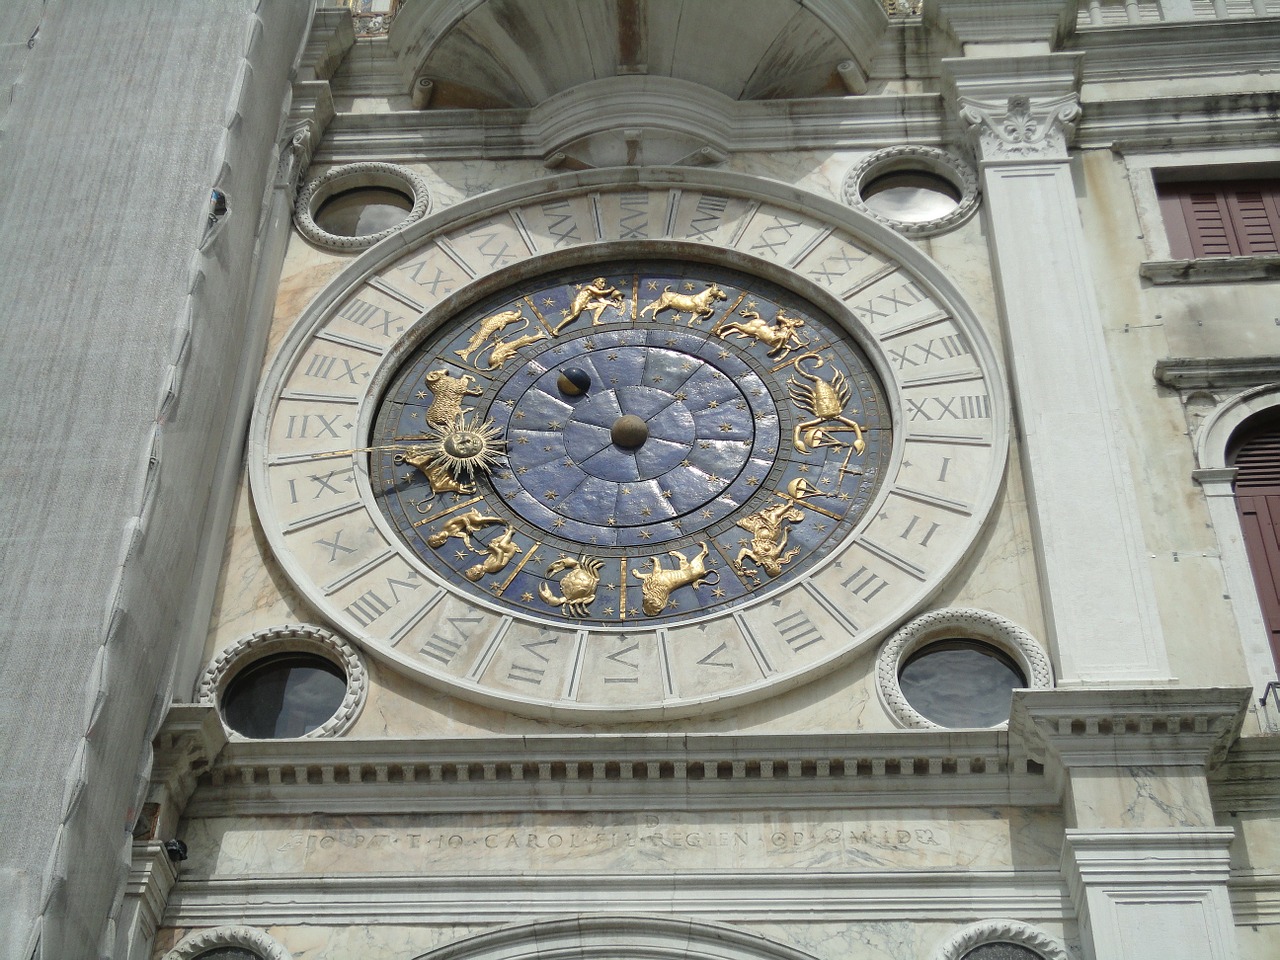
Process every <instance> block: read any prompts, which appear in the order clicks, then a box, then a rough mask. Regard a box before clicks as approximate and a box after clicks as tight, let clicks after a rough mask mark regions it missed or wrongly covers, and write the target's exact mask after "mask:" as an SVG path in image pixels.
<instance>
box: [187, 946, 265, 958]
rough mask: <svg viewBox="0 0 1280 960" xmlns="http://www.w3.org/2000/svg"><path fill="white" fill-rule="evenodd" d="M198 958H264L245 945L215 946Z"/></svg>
mask: <svg viewBox="0 0 1280 960" xmlns="http://www.w3.org/2000/svg"><path fill="white" fill-rule="evenodd" d="M196 960H262V958H261V957H260V956H258V954H256V953H254V952H253V951H252V950H247V949H245V948H244V947H214V948H213V949H212V950H206V951H205V952H204V953H202V954H199V955H198V956H197V957H196Z"/></svg>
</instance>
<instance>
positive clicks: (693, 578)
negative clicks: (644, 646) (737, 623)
mask: <svg viewBox="0 0 1280 960" xmlns="http://www.w3.org/2000/svg"><path fill="white" fill-rule="evenodd" d="M698 546H700V547H702V552H701V553H699V554H698V555H697V556H696V557H694V558H693V559H692V560H690V559H689V558H688V557H686V556H685V555H684V554H683V553H679V552H678V551H675V550H668V551H667V555H668V556H672V557H675V558H676V562H677V564H678V566H676V567H674V568H673V569H667V568H666V567H664V566H663V565H662V561H661V560H659V559H658V558H657V557H650V558H649V562H650V563H651V564H653V568H652V569H651V570H650V571H649V572H648V573H645V572H644V571H643V570H632V571H631V575H632V576H633V577H636V578H638V579H639V580H641V581H642V583H641V586H640V596H641V597H643V598H644V602H643V603H642V604H641V607H642V608H643V610H644V612H645V613H646V614H648V615H649V616H651V617H656V616H657V615H658V614H660V613H661V612H662V611H663V610H665V609H667V603H668V602H669V601H670V599H671V594H672V593H674V592H675V591H676V590H679V589H680V588H681V587H687V586H690V585H692V586H694V587H699V586H701V585H702V584H703V583H710V584H711V585H712V586H715V585H716V584H717V583H718V582H719V581H720V571H718V570H711V571H708V570H707V564H706V560H707V553H708V547H707V544H706V542H705V541H703V542H700V543H699V544H698ZM713 573H714V574H715V575H716V579H715V580H710V579H708V578H709V577H710V576H711V574H713Z"/></svg>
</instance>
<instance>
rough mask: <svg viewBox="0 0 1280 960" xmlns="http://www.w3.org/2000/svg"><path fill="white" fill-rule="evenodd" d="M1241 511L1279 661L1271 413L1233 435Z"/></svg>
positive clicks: (1276, 429) (1279, 449) (1277, 470)
mask: <svg viewBox="0 0 1280 960" xmlns="http://www.w3.org/2000/svg"><path fill="white" fill-rule="evenodd" d="M1228 463H1230V464H1231V465H1232V466H1234V467H1235V468H1236V481H1235V499H1236V513H1237V515H1238V516H1239V518H1240V530H1241V533H1242V534H1243V535H1244V543H1245V550H1246V552H1247V553H1248V555H1249V566H1250V568H1251V570H1252V571H1253V581H1254V585H1255V586H1256V587H1257V590H1258V603H1259V604H1260V606H1261V607H1262V617H1263V621H1264V622H1265V624H1266V629H1267V638H1268V641H1269V643H1270V645H1271V656H1272V659H1273V660H1274V661H1275V662H1276V663H1277V664H1280V416H1278V415H1277V414H1276V413H1275V412H1274V411H1268V412H1266V413H1264V414H1262V415H1260V416H1257V417H1254V418H1252V419H1251V420H1248V421H1246V422H1245V423H1244V424H1243V425H1241V427H1240V428H1239V429H1238V430H1237V431H1236V433H1235V434H1234V435H1233V436H1232V444H1231V448H1230V449H1229V451H1228Z"/></svg>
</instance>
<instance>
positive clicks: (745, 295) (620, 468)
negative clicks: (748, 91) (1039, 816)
mask: <svg viewBox="0 0 1280 960" xmlns="http://www.w3.org/2000/svg"><path fill="white" fill-rule="evenodd" d="M370 446H371V447H373V450H372V451H371V457H370V479H371V486H372V490H373V496H374V499H375V501H376V502H377V505H378V508H379V510H380V511H381V513H382V515H383V516H384V517H385V518H386V519H387V521H388V522H389V523H390V524H391V525H392V526H393V527H394V528H395V530H396V533H397V534H398V535H399V537H400V540H401V542H402V543H403V545H404V546H405V547H407V548H408V549H409V550H410V551H411V552H412V554H413V556H414V557H415V558H416V559H417V560H418V561H420V562H421V563H422V564H424V565H425V566H426V567H427V568H428V569H430V571H431V572H432V573H433V574H434V575H435V576H436V577H438V578H439V579H440V580H441V581H443V582H445V583H448V584H449V585H450V587H451V588H452V589H454V590H457V591H459V592H460V593H463V594H466V595H469V596H471V597H474V598H475V599H476V600H478V601H489V602H491V603H493V604H494V605H495V606H497V607H499V608H501V609H503V610H507V611H510V612H511V613H512V614H514V615H516V616H519V617H529V618H547V617H555V618H557V619H561V620H568V621H571V622H573V623H575V624H580V625H582V626H583V627H588V626H589V627H612V628H623V627H625V626H627V625H628V624H639V625H643V626H645V627H655V626H659V625H666V624H670V623H679V622H683V621H685V620H688V619H689V618H691V617H696V616H700V615H704V614H711V613H721V612H724V611H729V610H732V609H734V608H735V607H738V606H741V605H742V604H743V603H746V602H749V601H751V600H753V599H755V598H756V597H758V596H759V595H760V594H761V593H762V592H764V591H768V590H770V589H772V588H774V587H777V586H780V585H783V584H786V583H790V582H792V581H794V580H795V579H796V578H797V577H800V576H802V575H803V574H804V573H805V571H808V570H810V569H812V568H813V566H814V565H815V564H817V563H818V562H820V561H821V560H822V559H823V558H824V557H826V556H827V555H829V554H830V553H831V551H832V550H833V549H835V548H836V547H837V546H838V545H839V544H840V543H841V542H842V541H843V540H844V539H846V538H847V537H848V536H849V534H850V533H852V532H853V530H854V529H855V527H856V525H857V522H858V520H859V519H860V518H861V517H862V515H863V513H865V512H866V509H867V506H868V504H870V503H871V502H872V500H873V499H874V494H875V491H876V488H877V486H878V485H879V482H880V480H881V478H882V477H883V476H884V472H885V468H886V466H887V464H888V461H889V456H890V452H891V451H892V447H893V442H892V427H891V424H890V417H889V412H888V409H887V407H886V405H885V402H884V397H883V388H882V387H881V386H880V384H879V381H878V379H877V377H876V375H875V374H874V372H873V371H872V370H871V369H870V366H869V364H868V362H867V359H866V357H865V356H864V355H863V354H862V352H861V351H860V350H859V349H857V348H856V347H855V346H854V344H853V343H852V341H851V340H850V339H849V337H848V336H847V335H846V334H845V333H844V331H843V330H842V329H841V328H840V327H839V326H838V325H837V324H836V323H834V321H832V320H831V319H830V318H829V317H826V316H825V315H823V314H822V313H821V312H820V311H818V310H817V309H816V308H815V307H813V306H812V305H811V304H807V303H805V302H804V301H803V300H801V299H800V298H798V297H797V296H795V295H794V294H791V293H788V292H787V291H785V290H783V289H781V288H779V287H777V286H775V285H773V284H770V283H767V282H765V281H761V280H758V279H754V278H752V277H749V276H746V275H743V274H739V273H736V272H734V271H731V270H725V269H720V268H713V267H709V266H705V265H701V264H680V263H675V262H660V261H647V260H646V261H640V262H634V261H633V262H626V263H611V264H605V265H593V266H592V267H591V269H590V270H589V271H584V270H583V269H579V270H572V271H567V272H564V273H560V274H556V275H554V276H548V277H543V278H540V279H537V280H534V281H531V282H525V283H521V284H519V285H518V286H517V287H515V288H512V289H509V290H506V291H504V292H503V293H501V294H500V295H498V296H497V297H492V298H489V299H488V300H486V301H484V302H483V303H481V304H478V305H477V306H475V307H473V308H471V309H470V310H467V311H466V312H465V313H464V314H462V315H461V316H459V317H457V318H456V319H455V320H454V321H452V322H451V323H449V324H448V325H447V327H446V328H445V329H444V330H442V331H441V332H440V333H439V334H437V335H436V336H433V337H431V338H429V339H428V340H427V341H426V342H425V343H424V344H423V345H422V346H421V347H419V348H418V349H417V350H416V351H415V352H414V353H413V354H412V355H411V356H410V357H409V359H408V360H407V361H406V362H405V363H404V365H403V366H402V367H401V368H400V370H399V371H397V373H396V375H395V377H394V378H393V379H392V382H391V385H390V389H389V390H388V391H387V393H386V395H385V397H384V398H383V399H382V401H381V403H380V404H379V407H378V413H377V416H376V418H375V423H374V429H373V434H372V437H371V439H370Z"/></svg>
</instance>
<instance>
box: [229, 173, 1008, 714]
mask: <svg viewBox="0 0 1280 960" xmlns="http://www.w3.org/2000/svg"><path fill="white" fill-rule="evenodd" d="M629 173H630V177H629V178H628V179H627V181H626V182H619V178H618V175H617V173H616V172H605V171H590V172H585V173H580V174H574V175H569V176H564V177H556V178H553V179H550V180H545V181H539V182H535V183H529V184H523V185H520V186H518V187H512V188H507V189H503V190H499V191H495V192H493V193H490V194H486V195H485V196H483V197H480V198H476V199H473V200H468V201H465V202H463V203H460V204H458V205H456V206H454V207H452V208H450V209H448V210H445V211H443V212H441V213H438V214H435V215H433V216H431V217H429V218H427V219H425V220H423V221H420V222H419V223H416V224H413V225H412V226H410V227H408V228H407V229H406V230H405V231H404V232H403V233H401V234H398V235H396V236H395V237H394V238H391V239H389V240H387V241H384V242H383V243H381V244H379V245H378V246H377V247H376V248H374V249H372V250H370V251H369V252H368V253H366V254H364V255H362V256H360V257H359V258H358V259H356V260H354V261H353V262H352V263H351V264H350V265H348V266H347V267H346V268H345V269H344V270H343V271H342V272H341V273H340V274H339V275H338V276H337V277H336V278H335V279H334V280H333V281H332V282H331V283H329V284H328V285H327V286H326V288H325V289H324V290H323V291H322V292H321V293H320V294H319V295H318V296H317V298H316V299H315V300H314V301H313V302H312V303H311V304H310V305H309V306H308V308H307V309H306V310H305V311H304V313H303V315H302V317H301V318H300V319H299V320H298V321H297V322H296V323H295V324H294V326H293V327H292V329H291V330H290V331H289V332H288V334H287V335H286V336H285V338H284V340H283V342H282V343H281V345H280V348H279V350H278V353H277V355H276V357H275V358H274V360H273V362H272V363H271V366H270V368H269V370H268V372H267V375H266V376H265V378H264V380H263V385H262V388H261V392H260V394H259V398H258V405H257V410H256V413H255V418H254V423H253V428H252V437H251V457H250V479H251V485H252V491H253V498H254V504H255V508H256V510H257V512H258V515H259V517H260V519H261V521H262V525H263V529H264V531H265V532H266V535H267V538H268V541H269V542H270V544H271V548H272V551H273V552H274V554H275V556H276V558H277V559H278V561H279V563H280V564H281V566H282V568H283V570H284V571H285V573H286V574H287V575H288V577H289V578H290V580H291V581H292V582H293V583H294V584H295V585H296V586H297V587H298V589H299V590H300V591H301V592H302V593H303V594H304V595H305V596H306V597H307V598H308V599H309V600H310V601H311V602H312V603H313V604H314V605H315V607H316V609H317V611H318V612H319V614H320V615H321V616H323V617H324V618H325V619H327V620H328V621H329V622H331V623H332V624H333V625H334V626H335V627H336V628H337V629H339V630H341V631H342V632H343V633H344V634H346V635H348V636H350V637H352V638H353V639H355V640H356V641H357V642H358V643H359V644H360V645H361V646H363V647H364V648H365V649H366V650H368V651H369V652H371V653H372V654H374V655H375V656H378V657H380V658H381V659H383V660H385V661H387V662H389V663H391V664H393V665H394V666H395V667H396V668H398V669H400V670H403V671H405V672H407V673H410V674H412V675H416V676H419V677H421V678H422V679H424V680H425V681H427V682H429V683H432V684H433V685H436V686H438V687H439V688H441V689H443V690H445V691H448V692H451V693H455V694H457V695H459V696H462V697H465V698H468V699H471V700H474V701H478V702H482V703H486V704H489V705H491V706H495V707H499V708H502V709H507V710H511V711H513V712H516V713H520V714H524V715H530V716H540V717H554V718H558V719H564V720H589V719H612V720H641V719H654V718H670V717H678V716H687V715H693V714H697V713H702V712H707V711H710V710H722V709H725V708H727V707H729V706H732V705H735V704H738V703H743V702H747V701H750V700H754V699H758V698H760V697H763V696H766V695H770V694H775V693H778V692H780V691H782V690H785V689H789V688H791V687H794V686H796V685H798V684H800V683H803V682H805V681H806V680H808V679H811V678H812V677H814V676H815V675H817V674H818V673H820V672H823V671H826V670H829V669H831V668H832V667H834V666H835V665H836V664H838V663H840V662H842V661H843V660H845V659H847V658H849V657H851V656H853V655H855V654H856V653H858V652H860V651H865V650H867V649H868V647H869V645H871V644H873V643H875V642H876V641H877V640H879V639H880V638H882V637H883V636H884V635H885V634H886V633H887V632H888V631H889V630H890V629H891V628H893V627H894V626H896V625H897V624H898V623H900V622H901V621H902V620H903V619H904V618H905V617H907V616H908V615H909V614H911V613H912V612H915V611H918V610H919V609H920V607H921V606H922V605H923V604H924V603H925V602H926V601H927V600H928V599H929V598H930V596H932V595H933V594H934V593H935V592H936V590H937V589H938V588H939V586H940V585H941V584H942V582H943V581H944V580H945V578H946V576H947V575H948V574H949V573H950V571H951V570H952V569H953V568H954V567H955V565H956V564H957V563H958V562H959V560H960V559H961V558H962V557H963V556H964V554H965V552H966V551H967V550H968V549H969V548H970V546H971V544H972V543H973V541H974V539H975V537H976V536H977V535H978V533H979V531H980V530H981V528H982V526H983V524H984V523H985V522H986V519H987V517H988V514H989V513H990V510H991V507H992V504H993V502H994V499H995V497H996V494H997V491H998V490H999V487H1000V483H1001V480H1002V477H1003V474H1004V468H1005V461H1006V456H1007V448H1008V424H1009V412H1008V411H1009V404H1008V401H1007V396H1006V392H1005V388H1004V386H1003V382H1002V380H1001V378H1000V376H999V372H998V364H997V362H996V359H995V353H994V351H993V350H992V348H991V345H990V343H989V342H988V340H987V337H986V336H985V334H984V332H983V330H982V328H981V326H980V324H979V323H978V322H977V319H976V317H975V316H974V315H973V313H972V311H971V310H970V309H969V308H968V306H967V305H966V304H965V303H964V301H963V299H962V298H961V296H960V295H959V293H958V291H957V290H956V289H955V287H954V286H953V285H952V284H951V283H950V281H949V280H948V279H947V277H946V276H945V275H944V274H943V272H942V271H941V270H940V269H939V268H938V267H937V266H936V265H935V264H933V263H932V262H931V261H929V260H928V259H927V258H926V257H924V256H923V255H921V254H920V253H919V251H917V250H916V249H915V248H914V247H913V246H912V245H911V244H910V243H909V242H908V241H906V240H904V239H902V238H901V237H899V236H897V235H895V234H894V233H893V232H892V231H891V230H889V229H888V228H886V227H884V226H882V225H880V224H877V223H875V222H873V221H872V220H870V219H869V218H867V217H865V216H862V215H860V214H858V213H856V212H854V211H851V210H849V209H848V208H847V207H844V206H841V205H840V204H837V203H835V202H831V201H826V200H823V199H821V198H818V197H815V196H812V195H809V194H806V193H803V192H801V191H799V190H795V189H793V188H789V187H786V186H784V185H781V184H776V183H770V182H766V181H760V180H756V179H754V178H750V177H745V176H741V175H737V174H728V173H712V172H706V171H702V172H693V171H690V170H688V169H674V168H673V169H646V170H643V171H629ZM646 259H653V260H665V261H672V260H683V261H688V262H695V263H701V264H705V265H707V266H708V268H709V269H716V268H723V269H726V270H732V271H736V272H737V273H738V274H746V275H749V276H755V277H759V278H761V279H762V280H763V281H765V282H767V283H769V284H776V285H777V286H778V287H780V288H783V289H784V290H787V291H791V292H793V293H794V294H796V295H797V296H798V297H799V298H800V300H801V301H803V302H805V303H808V304H812V305H813V307H814V308H815V309H816V310H818V311H821V312H822V313H825V314H826V315H827V316H828V317H830V318H832V319H833V320H834V321H835V322H836V324H838V325H839V326H841V327H843V329H844V332H845V334H846V335H847V337H848V339H849V340H850V341H851V342H852V343H853V344H855V345H856V348H857V350H859V351H860V353H861V355H862V356H864V357H865V358H866V361H867V363H868V364H869V366H870V367H871V368H872V369H873V370H874V373H875V375H876V376H877V377H878V379H879V381H880V383H881V384H882V385H883V391H884V393H883V406H884V409H885V412H886V413H887V419H888V421H889V423H890V424H891V425H892V430H891V434H892V448H891V452H890V453H889V454H888V455H887V461H886V462H887V466H886V467H885V469H884V470H883V471H882V476H881V477H880V479H879V480H878V485H877V486H875V488H874V493H873V499H872V500H871V502H869V503H867V504H865V505H864V507H862V508H860V512H859V513H857V515H856V516H855V517H854V518H853V520H854V521H855V522H853V523H852V525H851V527H850V530H851V532H849V533H847V535H844V536H843V539H842V540H841V541H840V542H839V543H838V544H835V545H833V546H832V547H831V548H830V549H828V550H826V551H824V555H823V556H822V557H821V558H820V559H819V560H818V561H816V562H815V563H813V564H812V565H811V566H809V567H808V568H806V569H805V570H804V571H803V573H802V574H801V575H796V576H788V577H782V578H779V579H778V580H777V582H773V581H771V580H769V579H768V578H765V579H763V580H762V582H759V584H758V588H756V589H753V590H752V591H751V593H750V596H747V597H745V598H743V599H742V600H741V601H739V602H734V603H733V604H731V605H730V606H728V607H727V608H726V607H713V608H709V610H707V611H703V612H696V611H695V612H693V613H691V614H690V615H689V616H687V617H685V616H676V617H664V618H662V619H661V620H660V621H653V622H647V621H646V618H644V617H642V616H641V617H637V618H635V619H632V620H630V621H628V622H620V623H616V624H613V623H609V622H604V621H601V620H600V619H599V618H590V619H585V618H582V617H577V616H573V615H566V614H564V613H563V612H561V611H559V610H557V609H556V608H554V607H550V606H549V607H547V612H546V614H544V615H538V614H537V612H536V610H531V609H525V608H520V607H518V606H516V607H513V606H511V605H507V604H503V603H502V602H501V599H500V598H499V599H495V600H493V601H490V600H488V599H487V598H486V597H484V596H483V595H476V593H475V592H470V593H468V592H466V591H463V590H459V589H457V588H456V586H453V585H451V584H450V583H449V582H448V581H447V580H446V579H445V578H443V577H441V576H440V575H438V573H436V572H433V571H432V569H431V568H430V567H428V566H427V565H426V564H424V563H423V562H422V560H421V559H420V557H419V556H418V555H417V554H415V553H414V552H413V551H412V550H411V549H409V547H408V546H407V545H406V543H405V541H404V540H402V539H401V536H400V535H398V534H397V532H396V530H394V529H393V528H392V526H391V524H390V523H389V522H388V520H387V519H386V517H385V516H384V514H383V512H382V511H381V510H380V509H379V508H378V506H377V505H376V503H375V497H374V489H373V485H372V483H371V480H370V472H369V454H368V453H367V452H354V453H353V452H350V451H352V450H359V449H360V448H365V447H367V446H369V445H370V436H371V432H372V430H373V424H374V419H375V415H376V410H377V408H378V405H379V403H380V402H381V401H382V399H383V395H384V394H385V393H386V391H387V389H388V385H389V384H390V383H391V381H392V378H393V377H394V376H395V375H396V373H397V371H399V370H400V369H401V367H402V365H403V364H404V362H405V361H406V358H408V357H409V356H410V355H411V354H412V353H413V352H414V350H416V349H417V348H418V347H419V346H420V345H421V344H423V343H424V341H427V340H428V338H430V337H433V336H436V335H438V333H439V332H440V331H441V330H443V329H445V328H446V325H447V324H449V323H450V322H451V321H452V320H453V318H455V317H456V316H458V315H459V314H460V313H461V312H462V311H465V310H467V309H468V308H470V307H472V306H473V305H475V304H477V303H479V302H480V301H482V300H484V299H485V298H486V297H492V296H494V295H495V294H496V293H498V292H500V291H502V290H504V289H507V288H510V287H511V286H512V285H513V284H517V283H521V282H524V281H528V280H530V279H531V278H537V277H542V276H547V275H550V274H552V273H554V272H557V271H564V270H566V269H568V268H580V270H581V277H582V279H583V281H586V280H588V279H589V278H591V277H593V276H595V274H594V273H593V272H592V265H593V264H599V263H602V262H618V261H623V260H630V261H637V262H642V261H644V260H646ZM721 306H722V307H723V306H727V305H721ZM722 319H723V318H722ZM759 352H761V353H762V354H763V353H764V347H763V345H762V346H761V349H760V351H759ZM810 369H813V368H810ZM782 375H783V376H785V373H784V374H782ZM789 440H790V437H789V436H788V437H785V438H783V439H782V441H781V443H783V444H785V443H787V442H788V441H789ZM757 506H758V505H757ZM695 539H696V538H695ZM676 546H679V545H676ZM671 548H672V545H670V544H664V545H663V546H662V547H657V548H654V549H653V550H652V551H651V554H652V555H654V556H656V555H662V556H666V555H667V550H668V549H671ZM562 552H563V551H562ZM586 552H587V551H586V547H585V544H584V553H586ZM635 557H636V562H637V564H638V563H639V562H640V561H641V560H643V559H644V558H645V557H646V554H644V552H643V551H637V552H636V555H635ZM670 562H671V561H668V563H670Z"/></svg>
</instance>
